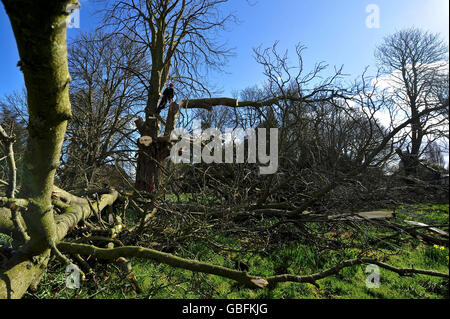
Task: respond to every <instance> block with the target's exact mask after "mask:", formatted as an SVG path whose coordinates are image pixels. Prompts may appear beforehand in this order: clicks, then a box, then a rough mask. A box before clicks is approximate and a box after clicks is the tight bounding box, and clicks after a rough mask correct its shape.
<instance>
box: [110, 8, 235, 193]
mask: <svg viewBox="0 0 450 319" xmlns="http://www.w3.org/2000/svg"><path fill="white" fill-rule="evenodd" d="M227 1H228V0H175V1H170V0H152V1H144V0H130V1H117V2H114V3H113V4H112V5H111V6H110V8H109V9H108V10H107V13H106V15H105V23H106V25H109V26H111V25H112V26H115V28H114V30H115V32H119V33H123V34H124V35H128V36H130V37H131V38H132V39H133V41H136V42H137V43H139V44H140V45H142V47H143V48H144V50H145V52H146V53H147V54H148V59H149V63H151V70H150V72H149V74H142V73H141V74H140V76H141V77H142V78H143V79H146V80H147V83H146V86H147V105H146V108H145V120H142V119H139V120H137V121H136V126H137V129H138V131H139V133H140V134H141V135H142V136H149V137H151V138H152V140H153V143H152V144H150V145H149V146H145V145H142V144H139V153H138V160H137V171H136V187H137V189H139V190H146V191H149V192H151V191H153V190H154V189H155V188H156V186H157V184H158V176H159V166H160V162H161V161H162V160H163V159H164V158H165V157H167V155H168V145H167V143H166V142H164V141H161V140H158V137H159V126H160V123H161V121H160V120H161V118H160V117H159V115H158V114H155V113H156V111H157V105H158V100H159V98H160V94H161V91H162V89H163V87H164V85H165V83H166V82H167V81H168V80H169V79H172V80H175V81H176V82H177V92H179V93H178V94H179V95H180V93H181V92H183V90H182V88H183V87H184V88H186V89H190V91H191V92H192V91H193V92H196V93H197V94H198V92H199V91H202V92H205V91H206V92H207V91H208V90H207V88H206V87H205V86H204V84H203V83H202V81H201V76H202V75H203V74H204V72H205V71H207V70H208V69H210V68H220V67H221V66H222V65H223V63H224V61H225V58H226V57H227V55H228V54H229V51H228V50H227V49H225V48H224V46H223V45H222V44H220V43H217V41H216V38H215V34H216V32H217V31H219V30H220V29H223V28H224V27H225V26H226V24H227V23H228V22H229V21H231V20H232V18H233V16H232V15H222V13H221V5H222V4H224V3H226V2H227ZM169 113H170V114H173V113H177V110H174V111H172V112H171V111H170V110H169ZM170 114H169V115H168V118H167V119H166V121H165V123H164V124H166V127H171V128H173V127H174V123H173V122H174V120H175V121H176V117H174V116H172V115H170ZM168 122H171V123H168ZM166 133H167V134H168V133H169V132H166ZM167 134H165V135H167Z"/></svg>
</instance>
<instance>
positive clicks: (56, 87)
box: [2, 0, 78, 253]
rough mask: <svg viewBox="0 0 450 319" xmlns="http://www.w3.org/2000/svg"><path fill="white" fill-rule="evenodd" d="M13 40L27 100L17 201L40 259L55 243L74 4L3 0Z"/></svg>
mask: <svg viewBox="0 0 450 319" xmlns="http://www.w3.org/2000/svg"><path fill="white" fill-rule="evenodd" d="M2 2H3V4H4V6H5V9H6V12H7V14H8V16H9V19H10V21H11V25H12V28H13V31H14V36H15V38H16V42H17V47H18V50H19V55H20V62H19V66H20V67H21V70H22V71H23V74H24V79H25V86H26V88H27V95H28V113H29V126H28V132H29V139H28V145H27V149H26V154H25V159H24V171H23V176H24V177H23V178H24V180H23V187H22V194H21V197H23V198H28V199H29V201H30V203H31V206H30V207H29V210H28V212H27V214H25V216H26V223H27V229H28V233H29V235H30V238H31V240H30V243H29V247H28V248H29V249H30V251H31V252H33V253H42V252H43V251H45V250H46V249H48V247H49V245H51V244H52V243H53V242H54V241H55V238H56V237H55V233H56V230H55V223H54V219H53V211H52V205H51V193H52V188H53V181H54V175H55V171H56V168H57V167H58V165H59V157H60V152H61V146H62V143H63V139H64V134H65V132H66V126H67V120H68V119H69V118H70V117H71V108H70V102H69V82H70V76H69V70H68V65H67V46H66V19H67V16H68V15H69V14H70V12H71V9H73V8H75V7H76V6H78V1H77V0H45V1H34V0H20V1H17V0H2Z"/></svg>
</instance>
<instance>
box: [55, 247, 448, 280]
mask: <svg viewBox="0 0 450 319" xmlns="http://www.w3.org/2000/svg"><path fill="white" fill-rule="evenodd" d="M58 248H59V249H60V250H61V251H64V252H67V253H71V254H79V255H88V256H92V257H96V258H99V259H105V260H116V259H118V258H120V257H125V258H131V257H135V258H144V259H151V260H154V261H157V262H161V263H163V264H167V265H169V266H172V267H178V268H182V269H187V270H191V271H195V272H202V273H207V274H211V275H217V276H221V277H225V278H228V279H232V280H235V281H237V282H239V283H241V284H244V285H246V286H248V287H253V288H256V287H260V288H264V287H265V286H267V285H268V284H269V285H272V284H276V283H280V282H298V283H311V284H313V285H316V286H317V283H316V281H317V280H320V279H323V278H325V277H328V276H332V275H335V274H338V273H339V271H340V270H342V269H343V268H346V267H352V266H356V265H361V264H375V265H377V266H379V267H381V268H384V269H387V270H390V271H392V272H395V273H397V274H399V275H400V276H409V275H412V274H421V275H428V276H434V277H441V278H449V275H448V274H445V273H440V272H436V271H432V270H422V269H414V268H397V267H394V266H391V265H388V264H386V263H384V262H381V261H378V260H376V259H369V258H356V259H350V260H346V261H343V262H341V263H339V264H338V265H336V266H334V267H332V268H329V269H326V270H324V271H321V272H318V273H315V274H312V275H306V276H298V275H292V274H284V275H275V276H269V277H266V278H264V277H261V276H253V275H249V274H248V273H247V272H245V271H238V270H234V269H230V268H226V267H223V266H218V265H211V264H207V263H204V262H201V261H197V260H191V259H185V258H181V257H177V256H174V255H171V254H168V253H164V252H160V251H157V250H154V249H150V248H144V247H137V246H123V247H118V248H99V247H96V246H93V245H86V244H76V243H69V242H60V243H59V244H58Z"/></svg>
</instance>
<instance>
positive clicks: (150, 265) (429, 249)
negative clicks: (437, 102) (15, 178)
mask: <svg viewBox="0 0 450 319" xmlns="http://www.w3.org/2000/svg"><path fill="white" fill-rule="evenodd" d="M448 210H449V207H448V205H420V206H416V207H415V208H414V209H413V210H412V209H411V208H410V207H409V208H407V207H400V208H399V209H398V211H397V212H396V213H397V217H396V218H397V219H398V220H403V219H408V218H409V219H412V220H415V221H422V222H425V223H433V224H448V222H449V215H448ZM215 240H216V241H217V242H221V243H224V244H225V243H226V244H227V245H231V246H233V247H234V248H236V249H239V247H240V243H241V240H245V239H238V238H224V237H221V236H218V235H216V236H215ZM175 253H176V254H177V255H180V256H185V257H187V258H196V259H199V260H202V261H206V262H210V263H214V264H219V265H223V266H227V267H232V266H233V264H232V261H231V260H230V258H229V256H228V253H226V252H224V251H222V252H220V251H219V252H213V251H211V250H210V248H208V247H207V246H206V245H205V244H203V243H201V242H197V243H191V244H190V245H189V247H186V249H185V250H183V251H176V252H175ZM357 253H358V251H357V250H356V249H344V250H341V251H321V252H319V251H316V250H315V248H314V247H307V246H304V245H292V244H291V245H288V246H285V247H284V248H283V249H280V250H278V251H276V252H274V253H272V254H269V255H268V256H265V257H261V256H259V255H251V254H245V253H240V254H239V256H240V258H241V260H243V261H245V262H246V263H247V264H248V265H249V266H250V273H252V274H257V275H262V276H266V275H273V274H275V273H285V272H289V273H292V274H299V275H301V274H311V273H314V272H317V271H320V270H321V269H326V268H328V267H331V266H333V265H335V264H336V263H337V262H338V261H341V260H344V259H350V258H354V257H356V255H357ZM448 255H449V250H448V247H440V246H436V247H434V246H426V245H424V244H422V243H420V242H419V241H415V240H414V241H409V242H408V243H403V244H399V246H398V247H397V253H396V254H395V255H392V256H391V257H390V258H389V260H388V261H387V262H388V263H389V264H391V265H393V266H397V267H414V268H421V269H431V270H436V271H440V272H445V273H448V271H449V260H448ZM132 264H133V272H134V275H135V277H136V279H137V281H138V282H139V285H140V287H141V288H142V293H140V294H137V293H136V292H135V291H134V289H133V288H132V286H131V284H130V282H129V281H128V280H127V279H124V278H122V277H121V275H120V272H119V271H116V270H115V268H114V266H112V265H101V266H99V268H100V269H101V268H102V267H103V269H104V271H99V272H98V273H97V276H96V277H95V278H94V279H93V280H89V281H84V282H81V287H80V289H76V290H71V289H68V288H65V281H66V278H67V274H65V273H64V267H61V266H59V265H57V264H56V265H55V264H53V266H52V269H51V270H50V271H49V273H47V274H46V275H45V277H44V279H43V281H42V284H41V285H40V287H39V290H38V291H37V292H35V293H34V294H28V295H26V297H31V298H32V297H39V298H357V299H362V298H449V282H448V280H447V279H442V278H436V277H430V276H423V275H414V276H412V277H400V276H398V275H397V274H395V273H393V272H390V271H387V270H384V269H380V274H381V276H380V286H379V288H367V286H366V278H367V276H368V273H366V272H365V270H366V265H361V266H355V267H352V268H346V269H344V270H343V271H342V272H341V273H340V274H339V275H335V276H331V277H328V278H325V279H322V280H320V281H319V282H318V283H319V285H320V288H317V287H315V286H313V285H310V284H298V283H283V284H279V285H278V286H277V287H275V288H274V289H258V290H252V289H247V288H244V287H241V286H239V285H238V284H236V283H234V282H233V281H230V280H227V279H223V278H220V277H217V276H211V275H204V274H196V273H192V272H190V271H185V270H180V269H174V268H171V267H168V266H166V265H162V264H158V263H154V262H151V261H142V260H132Z"/></svg>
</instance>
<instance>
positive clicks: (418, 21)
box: [0, 0, 449, 96]
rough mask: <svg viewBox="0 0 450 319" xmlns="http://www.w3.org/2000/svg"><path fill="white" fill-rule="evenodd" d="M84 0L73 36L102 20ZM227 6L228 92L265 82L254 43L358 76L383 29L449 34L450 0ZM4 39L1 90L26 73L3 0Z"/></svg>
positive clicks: (279, 0) (217, 77)
mask: <svg viewBox="0 0 450 319" xmlns="http://www.w3.org/2000/svg"><path fill="white" fill-rule="evenodd" d="M249 3H250V4H249ZM81 4H82V9H81V16H80V28H79V29H69V30H68V34H69V37H71V36H76V34H77V33H79V32H83V31H89V30H91V29H93V28H95V26H96V25H97V23H98V22H97V21H98V18H99V17H98V16H94V12H95V10H96V9H98V8H101V7H102V6H103V3H102V2H101V1H100V2H99V1H97V2H95V1H92V0H81ZM369 4H376V5H377V6H378V8H379V13H380V27H379V28H367V27H366V18H367V16H368V15H369V13H367V12H366V7H367V5H369ZM224 9H229V10H232V11H234V12H235V13H236V15H237V17H238V18H239V20H240V21H241V23H240V24H238V25H232V26H230V31H227V32H224V33H223V34H222V36H223V39H224V40H226V41H227V42H228V44H229V46H230V47H235V48H236V50H235V53H236V55H235V56H234V57H233V58H231V59H230V61H229V65H228V66H227V67H226V69H225V71H226V72H227V73H226V74H224V73H217V74H212V75H211V84H212V85H217V86H219V87H221V88H223V93H222V95H224V96H230V95H231V93H232V92H233V90H240V89H243V88H245V87H248V86H253V85H255V84H260V83H261V82H262V80H263V76H262V67H261V66H259V65H258V64H257V63H256V62H255V60H254V57H253V51H252V49H253V48H255V47H258V46H259V45H262V46H263V47H268V46H271V45H272V44H273V43H274V41H277V40H278V41H279V48H280V49H283V50H284V49H288V50H289V51H290V52H291V53H292V57H294V55H293V54H294V53H295V52H294V48H295V45H296V44H297V43H301V44H303V45H305V46H306V47H307V48H308V49H307V50H306V51H305V53H304V59H305V65H306V67H307V69H309V68H311V67H312V66H313V65H314V63H316V62H320V61H325V62H326V63H327V64H329V65H330V66H331V67H332V66H335V65H336V66H340V65H344V71H345V73H349V74H351V75H352V77H357V76H358V74H360V73H361V72H362V71H363V69H364V67H365V66H367V65H373V64H374V58H373V52H374V49H375V47H376V45H377V44H378V43H380V41H381V40H382V38H383V37H384V36H385V35H388V34H391V33H393V32H395V31H397V30H400V29H403V28H406V27H411V26H415V27H420V28H424V29H427V30H430V31H433V32H439V33H441V35H442V37H443V38H444V39H445V40H446V41H447V43H448V38H449V33H448V29H449V0H395V1H392V0H314V1H313V0H248V1H246V0H231V1H230V3H229V4H227V5H226V8H224ZM0 43H1V50H0V96H3V95H4V94H5V93H10V92H12V91H13V90H18V89H20V88H21V87H22V86H23V77H22V74H21V72H20V71H19V69H18V68H17V67H16V64H17V61H18V60H19V57H18V53H17V48H16V44H15V41H14V37H13V33H12V30H11V26H10V24H9V20H8V18H7V16H6V13H5V10H4V8H3V6H2V5H0ZM293 61H294V59H293Z"/></svg>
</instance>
